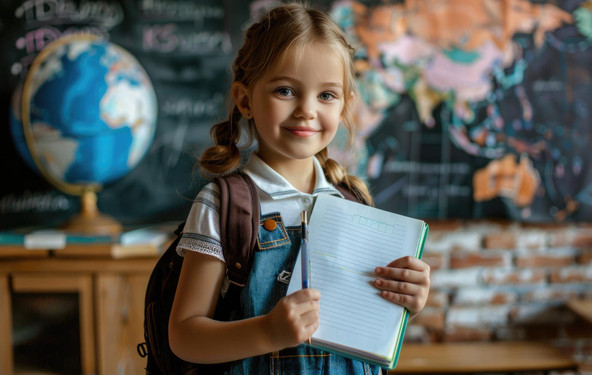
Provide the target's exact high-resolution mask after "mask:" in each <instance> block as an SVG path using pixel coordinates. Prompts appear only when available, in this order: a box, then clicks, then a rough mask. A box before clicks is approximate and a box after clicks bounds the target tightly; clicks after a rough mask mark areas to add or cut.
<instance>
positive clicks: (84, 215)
mask: <svg viewBox="0 0 592 375" xmlns="http://www.w3.org/2000/svg"><path fill="white" fill-rule="evenodd" d="M80 204H81V208H80V213H78V214H77V215H76V216H74V217H73V218H71V219H70V220H68V221H67V222H66V223H65V224H64V225H63V229H65V230H66V231H69V232H73V233H81V234H91V235H118V234H120V233H121V231H122V226H121V224H120V223H118V222H117V221H116V220H115V219H113V218H112V217H111V216H108V215H105V214H102V213H101V212H99V209H98V207H97V194H96V193H95V191H94V190H92V189H84V190H83V191H82V194H81V196H80Z"/></svg>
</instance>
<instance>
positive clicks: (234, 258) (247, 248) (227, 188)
mask: <svg viewBox="0 0 592 375" xmlns="http://www.w3.org/2000/svg"><path fill="white" fill-rule="evenodd" d="M214 182H216V183H217V184H218V186H219V187H220V236H221V244H222V250H223V252H224V258H225V259H226V276H227V277H228V280H230V282H232V283H234V284H237V285H239V286H244V285H245V284H246V281H247V278H248V277H249V271H250V269H251V265H252V263H253V254H254V249H255V245H256V243H257V235H258V233H259V217H260V212H259V195H258V192H257V186H256V185H255V183H254V182H253V180H252V179H251V178H250V177H249V176H247V175H246V174H245V173H243V172H235V173H232V174H229V175H226V176H222V177H217V178H215V179H214Z"/></svg>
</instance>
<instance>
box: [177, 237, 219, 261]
mask: <svg viewBox="0 0 592 375" xmlns="http://www.w3.org/2000/svg"><path fill="white" fill-rule="evenodd" d="M187 250H188V251H196V252H198V253H201V254H206V255H211V256H213V257H216V258H218V259H220V260H221V261H223V262H226V260H225V259H224V253H223V252H222V245H220V243H219V242H218V241H216V240H213V239H211V238H209V237H206V236H203V235H200V234H195V233H183V236H182V237H181V241H179V244H178V245H177V253H178V254H179V255H180V256H184V255H185V251H187Z"/></svg>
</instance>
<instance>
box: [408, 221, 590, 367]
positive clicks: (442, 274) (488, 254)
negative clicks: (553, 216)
mask: <svg viewBox="0 0 592 375" xmlns="http://www.w3.org/2000/svg"><path fill="white" fill-rule="evenodd" d="M430 225H431V229H430V234H429V237H428V241H427V243H426V246H425V250H424V256H423V259H424V260H425V261H426V262H427V263H428V264H429V265H430V267H431V270H432V278H431V291H430V296H429V299H428V304H427V307H426V308H425V309H424V311H423V312H422V313H421V314H420V315H419V316H417V317H416V318H415V319H413V320H411V321H410V326H409V330H408V332H407V336H406V340H408V341H419V342H432V341H433V342H440V341H442V342H453V341H503V340H523V339H527V340H548V341H550V342H551V343H552V344H554V345H556V346H558V347H561V348H563V349H565V350H566V351H568V352H569V353H572V354H573V355H574V356H575V357H576V358H577V359H578V360H579V361H581V363H582V364H583V365H585V366H586V367H584V368H587V369H588V370H589V371H592V324H590V323H589V322H586V321H584V320H583V319H582V318H580V317H578V316H577V315H576V314H574V313H573V312H572V311H570V310H569V309H568V308H567V307H566V302H567V301H569V300H570V299H576V298H582V297H587V298H592V225H590V224H588V223H585V224H584V223H581V224H553V225H525V224H518V223H513V222H505V221H487V220H484V221H460V220H455V221H434V222H430ZM584 368H583V369H584Z"/></svg>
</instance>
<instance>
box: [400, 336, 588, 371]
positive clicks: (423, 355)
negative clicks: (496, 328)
mask: <svg viewBox="0 0 592 375" xmlns="http://www.w3.org/2000/svg"><path fill="white" fill-rule="evenodd" d="M575 367H576V363H575V361H574V359H573V358H572V357H571V356H569V355H567V354H565V353H563V352H562V351H560V350H559V349H556V348H554V347H552V346H551V345H549V344H545V343H542V342H530V341H528V342H510V341H508V342H487V343H480V342H462V343H461V342H457V343H432V344H428V345H423V344H411V343H409V344H403V347H402V349H401V356H400V357H399V363H398V364H397V366H396V368H395V369H394V370H391V371H390V372H389V374H403V373H409V374H412V373H414V374H418V373H423V374H426V373H441V374H443V373H448V374H460V373H478V372H514V371H540V370H553V369H567V368H571V369H574V368H575Z"/></svg>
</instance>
